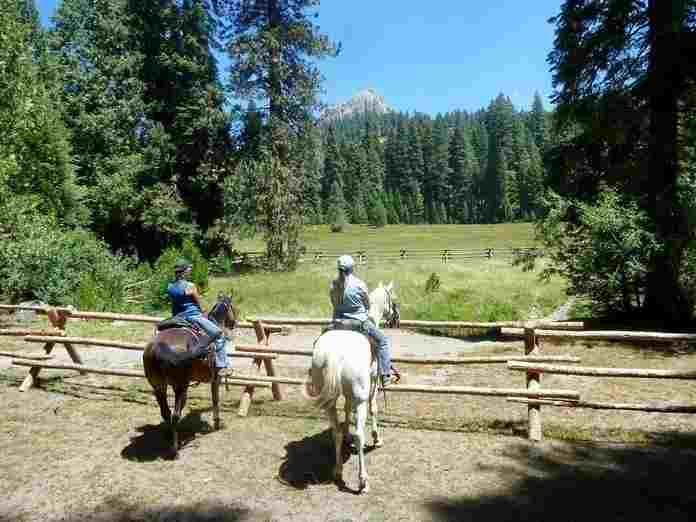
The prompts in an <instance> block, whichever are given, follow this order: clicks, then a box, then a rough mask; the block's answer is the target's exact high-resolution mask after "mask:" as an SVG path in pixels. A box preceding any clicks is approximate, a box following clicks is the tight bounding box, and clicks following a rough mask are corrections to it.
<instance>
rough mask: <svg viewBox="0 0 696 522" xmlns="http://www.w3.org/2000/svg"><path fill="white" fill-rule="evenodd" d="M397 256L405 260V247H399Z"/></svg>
mask: <svg viewBox="0 0 696 522" xmlns="http://www.w3.org/2000/svg"><path fill="white" fill-rule="evenodd" d="M399 257H400V258H401V259H402V260H405V259H406V249H405V248H402V249H401V253H400V254H399Z"/></svg>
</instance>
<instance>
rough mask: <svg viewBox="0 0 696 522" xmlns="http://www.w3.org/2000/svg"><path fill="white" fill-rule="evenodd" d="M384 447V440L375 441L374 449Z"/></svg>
mask: <svg viewBox="0 0 696 522" xmlns="http://www.w3.org/2000/svg"><path fill="white" fill-rule="evenodd" d="M382 446H384V441H383V440H382V439H375V441H374V447H375V448H381V447H382Z"/></svg>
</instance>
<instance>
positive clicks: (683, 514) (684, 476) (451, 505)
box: [426, 433, 696, 522]
mask: <svg viewBox="0 0 696 522" xmlns="http://www.w3.org/2000/svg"><path fill="white" fill-rule="evenodd" d="M667 437H668V436H667V435H665V437H663V440H662V442H669V443H670V445H671V447H669V448H664V447H662V448H657V447H651V446H632V445H621V446H616V445H601V444H560V443H550V444H549V443H544V444H542V445H539V446H530V445H523V444H519V445H516V446H514V447H513V448H511V449H510V450H509V451H508V452H507V454H506V455H505V456H506V457H508V458H509V463H508V464H505V465H499V466H490V467H486V466H484V467H482V469H481V471H482V472H486V473H492V474H495V475H497V476H498V477H499V479H500V481H501V482H503V483H505V485H504V486H501V490H503V491H502V492H501V493H500V494H495V493H493V494H490V495H486V496H477V497H475V498H474V497H466V496H465V497H462V498H442V499H432V500H430V501H429V502H427V503H426V507H427V508H428V509H429V510H430V511H431V513H432V515H433V520H437V521H442V520H457V521H467V520H495V521H496V522H506V521H515V522H519V521H527V520H529V521H535V522H543V521H554V522H557V521H558V520H565V521H571V520H583V521H584V520H591V521H593V522H598V521H604V520H606V521H612V522H613V521H620V520H621V521H623V520H626V521H631V520H651V519H653V520H669V521H670V522H674V521H688V520H692V519H693V518H694V517H695V516H696V490H695V489H694V487H693V470H694V468H695V467H696V451H693V450H684V449H683V447H684V446H686V447H693V445H694V442H696V440H695V439H696V435H695V434H688V435H685V434H679V433H673V434H672V437H669V439H670V440H669V441H666V440H665V438H667ZM511 482H512V484H510V483H511Z"/></svg>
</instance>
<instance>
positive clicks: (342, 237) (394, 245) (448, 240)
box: [235, 223, 534, 252]
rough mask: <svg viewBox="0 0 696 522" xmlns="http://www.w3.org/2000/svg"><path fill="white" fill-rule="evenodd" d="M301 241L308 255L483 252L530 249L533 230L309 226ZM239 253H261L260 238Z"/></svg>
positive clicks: (524, 226) (523, 226) (521, 226)
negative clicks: (320, 252)
mask: <svg viewBox="0 0 696 522" xmlns="http://www.w3.org/2000/svg"><path fill="white" fill-rule="evenodd" d="M301 240H302V243H303V245H304V246H305V247H306V248H307V250H309V251H314V250H325V251H329V252H334V251H342V250H349V251H351V252H355V251H357V250H365V251H368V252H369V251H385V250H389V251H398V250H400V249H402V248H405V249H408V250H438V249H444V248H449V249H462V250H467V249H476V248H480V249H484V248H496V247H497V248H501V247H506V246H517V247H520V246H533V245H534V229H533V225H532V224H531V223H501V224H497V225H387V226H385V227H382V228H373V227H369V226H367V225H349V226H348V227H347V228H346V229H345V230H344V231H343V232H340V233H332V232H330V231H329V226H328V225H309V226H306V227H305V228H304V230H303V233H302V236H301ZM235 246H236V248H237V249H238V250H239V251H241V252H261V251H263V250H264V243H263V238H262V237H261V236H260V235H259V236H256V237H254V238H253V239H245V240H240V241H239V242H238V243H237V244H236V245H235Z"/></svg>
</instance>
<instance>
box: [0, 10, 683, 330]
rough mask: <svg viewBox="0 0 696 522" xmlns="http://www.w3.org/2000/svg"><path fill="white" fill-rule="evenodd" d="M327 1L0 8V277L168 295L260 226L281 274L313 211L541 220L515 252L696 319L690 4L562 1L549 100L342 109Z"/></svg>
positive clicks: (91, 297) (20, 287)
mask: <svg viewBox="0 0 696 522" xmlns="http://www.w3.org/2000/svg"><path fill="white" fill-rule="evenodd" d="M321 8H322V6H321V5H320V1H319V0H153V1H148V2H144V1H141V0H62V1H61V2H60V3H59V5H58V8H57V11H56V13H55V16H54V18H53V20H52V24H51V25H50V27H48V28H47V27H43V26H42V24H41V23H40V21H39V15H38V11H37V8H36V5H35V3H34V0H5V1H4V2H2V4H1V5H0V240H1V243H0V295H1V296H2V297H3V298H6V299H9V300H11V301H18V300H21V299H39V300H42V301H46V302H50V303H56V304H76V305H78V304H79V305H80V306H92V307H94V308H98V309H123V308H128V307H129V306H136V305H140V304H142V301H141V300H139V299H142V295H143V293H144V294H145V295H146V296H147V297H146V298H145V301H146V302H148V303H156V302H157V301H158V300H159V299H160V297H161V290H162V284H163V281H164V280H165V279H166V274H168V273H169V272H170V271H171V264H172V263H173V260H174V259H175V258H176V257H177V256H180V255H185V256H187V257H189V258H191V259H197V260H200V263H199V266H204V268H201V269H200V273H199V274H198V275H197V277H198V278H199V284H201V285H203V286H204V285H205V281H206V280H207V270H208V268H207V266H208V264H207V263H208V261H210V262H215V261H216V260H220V259H225V258H229V257H230V256H231V255H233V253H234V252H235V249H236V246H235V245H236V242H237V241H238V240H239V238H243V237H248V236H252V235H260V236H262V237H263V238H264V241H265V244H266V261H265V264H264V268H265V269H268V270H292V269H294V268H295V266H296V263H297V260H298V257H299V255H300V253H301V251H302V248H303V245H302V244H301V240H300V238H301V230H302V227H303V226H305V225H307V224H329V225H330V226H331V229H332V230H334V231H335V232H336V233H340V231H341V230H343V228H344V227H345V226H347V224H349V223H357V224H362V223H366V224H371V225H373V226H378V227H379V226H384V225H386V224H424V223H429V224H446V223H447V224H473V223H476V224H481V223H505V222H513V221H534V222H535V223H536V229H537V239H538V241H539V244H540V245H541V246H543V249H541V250H540V251H539V252H538V253H537V254H532V255H529V256H528V257H526V258H521V259H519V260H518V262H519V263H520V264H521V265H522V266H523V267H525V268H532V267H534V266H537V261H539V259H538V258H537V257H535V256H539V255H543V256H544V257H545V260H544V262H543V264H542V266H543V267H544V271H543V273H542V274H543V275H544V276H551V275H554V274H560V275H562V276H563V277H564V278H566V279H567V280H568V282H569V293H571V294H573V295H578V296H582V297H587V298H589V299H590V300H591V301H592V302H593V303H594V305H595V309H596V311H597V312H601V313H610V314H626V315H631V314H633V315H635V314H638V315H641V314H642V315H645V316H649V317H653V318H659V319H661V320H664V321H666V322H669V323H672V324H689V323H690V321H692V318H693V312H694V304H696V243H695V240H696V234H695V231H696V218H694V216H696V203H694V202H696V177H695V175H694V172H695V169H694V165H696V159H694V147H693V143H694V138H695V137H696V87H695V86H696V66H695V65H694V63H695V62H694V61H693V60H692V59H691V58H690V57H692V56H694V52H695V51H696V2H694V1H693V0H682V1H679V2H658V1H657V0H645V1H627V0H611V1H606V2H597V1H593V0H566V1H564V2H559V7H558V10H557V12H556V13H549V16H550V17H552V18H551V19H550V20H549V22H550V23H551V24H552V25H553V26H554V29H555V40H554V42H553V50H552V51H551V53H550V54H549V55H548V57H547V61H548V64H549V70H550V73H551V75H552V77H553V86H554V93H553V95H552V97H551V100H550V102H551V104H550V105H549V107H551V109H552V110H550V111H546V110H545V108H544V102H543V100H542V98H541V97H540V96H539V95H538V94H537V95H536V96H535V97H534V99H533V100H530V101H532V104H531V107H530V109H529V110H520V108H516V107H514V106H513V104H512V102H511V100H510V98H509V97H507V96H506V95H505V94H504V93H500V94H498V93H495V92H492V93H491V101H490V103H489V105H488V106H487V107H482V108H480V109H479V110H477V111H474V112H467V111H465V110H455V111H452V112H448V113H445V114H437V115H428V114H423V113H420V112H409V113H401V112H395V111H387V112H384V113H376V112H371V111H359V112H356V113H354V114H352V115H350V116H347V117H343V118H340V119H327V118H322V114H323V112H322V110H323V107H322V106H321V104H320V102H319V98H320V93H321V88H322V76H321V73H320V70H319V68H318V64H319V63H320V62H321V61H322V60H325V59H331V58H332V57H334V56H336V55H337V54H338V53H340V50H341V46H340V43H339V42H334V41H333V40H332V39H331V35H326V34H324V33H323V32H322V30H321V28H320V27H318V26H317V25H316V24H315V17H314V13H316V12H317V10H319V9H321ZM223 56H224V57H225V59H226V60H225V61H226V63H229V66H226V67H225V70H221V66H220V65H219V64H220V58H221V57H223ZM384 94H386V96H387V98H388V93H384ZM143 281H145V282H146V286H145V287H142V286H138V285H142V282H143ZM134 289H137V291H136V290H134ZM136 295H137V296H140V297H139V298H136V297H135V296H136Z"/></svg>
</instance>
